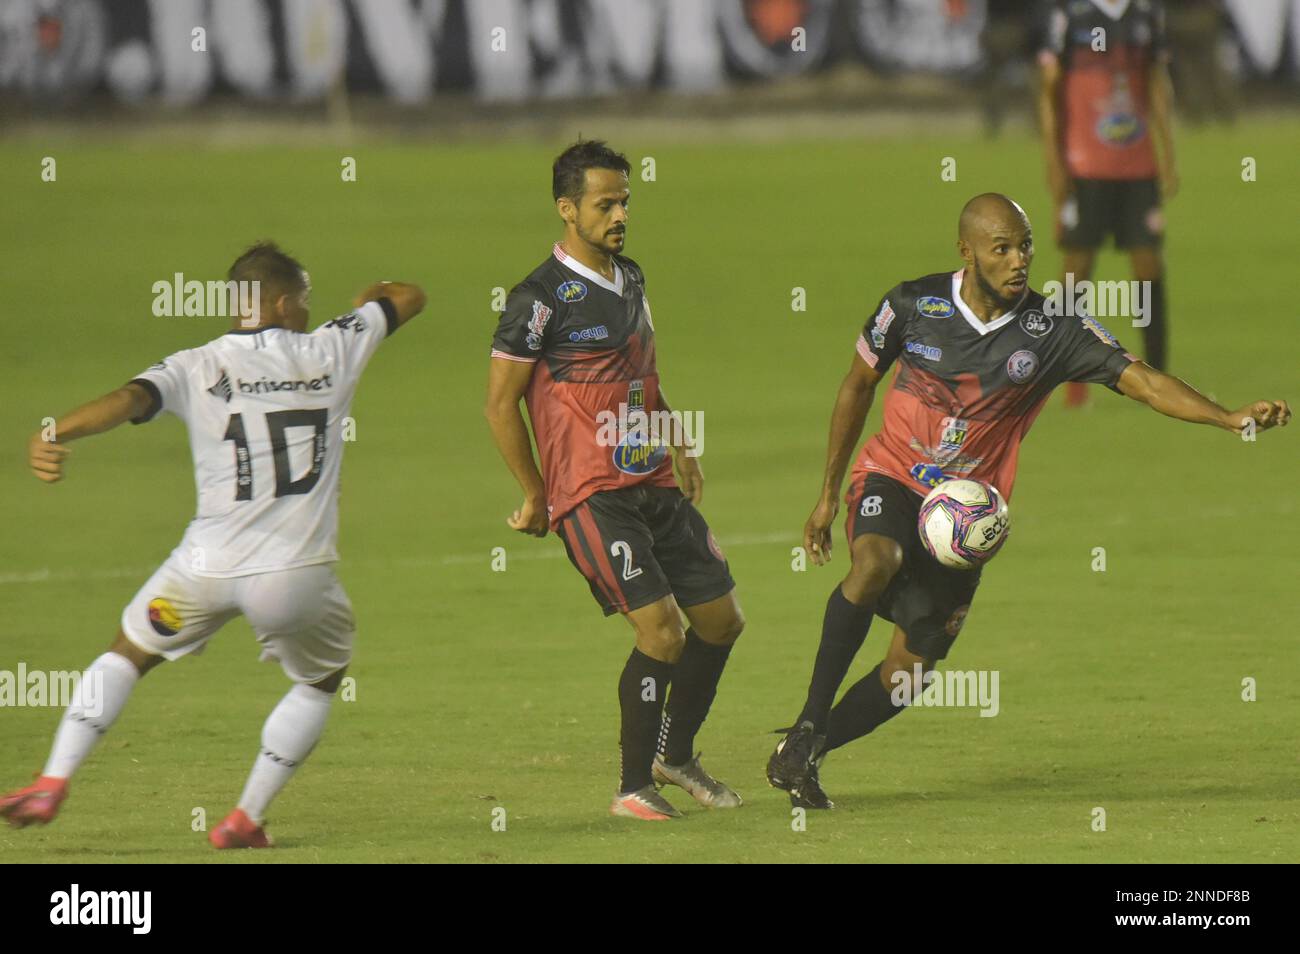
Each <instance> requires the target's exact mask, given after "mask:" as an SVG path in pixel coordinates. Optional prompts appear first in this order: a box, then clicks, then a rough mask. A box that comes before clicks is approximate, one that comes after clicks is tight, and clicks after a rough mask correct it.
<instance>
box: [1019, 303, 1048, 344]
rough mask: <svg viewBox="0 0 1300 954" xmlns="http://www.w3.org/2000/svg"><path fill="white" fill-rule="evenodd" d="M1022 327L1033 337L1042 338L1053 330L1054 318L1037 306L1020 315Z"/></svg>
mask: <svg viewBox="0 0 1300 954" xmlns="http://www.w3.org/2000/svg"><path fill="white" fill-rule="evenodd" d="M1020 327H1021V328H1022V329H1023V330H1024V332H1025V334H1027V335H1029V337H1031V338H1041V337H1043V336H1044V335H1047V334H1050V333H1051V331H1052V319H1051V318H1050V317H1048V316H1047V315H1045V314H1043V313H1042V312H1041V311H1039V310H1038V309H1036V308H1031V309H1030V310H1029V311H1027V312H1025V313H1024V314H1023V315H1021V316H1020Z"/></svg>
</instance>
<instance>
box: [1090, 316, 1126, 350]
mask: <svg viewBox="0 0 1300 954" xmlns="http://www.w3.org/2000/svg"><path fill="white" fill-rule="evenodd" d="M1082 321H1083V327H1085V328H1087V329H1088V330H1089V331H1091V332H1092V333H1093V334H1094V335H1096V336H1097V337H1098V338H1099V339H1100V340H1101V341H1103V342H1105V343H1106V344H1108V345H1110V346H1111V347H1112V348H1118V347H1119V339H1118V338H1116V337H1115V336H1114V335H1113V334H1111V333H1110V332H1109V331H1107V330H1106V329H1105V327H1104V326H1103V325H1102V323H1101V322H1100V321H1098V320H1097V319H1096V318H1093V317H1091V316H1088V317H1086V318H1084V319H1082Z"/></svg>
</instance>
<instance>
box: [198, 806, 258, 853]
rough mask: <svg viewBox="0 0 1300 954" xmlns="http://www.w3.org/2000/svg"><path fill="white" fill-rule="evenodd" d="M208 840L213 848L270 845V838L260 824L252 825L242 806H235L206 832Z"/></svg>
mask: <svg viewBox="0 0 1300 954" xmlns="http://www.w3.org/2000/svg"><path fill="white" fill-rule="evenodd" d="M208 841H210V842H212V846H213V847H214V848H270V847H271V839H270V836H268V835H267V833H266V830H265V829H264V828H262V826H261V825H254V824H253V820H252V819H251V818H249V817H248V816H247V815H245V814H244V810H243V809H242V808H236V809H235V810H234V811H233V812H231V813H230V814H229V815H227V816H226V817H225V819H224V820H223V821H222V822H221V824H220V825H218V826H217V827H216V828H214V829H212V831H210V832H208Z"/></svg>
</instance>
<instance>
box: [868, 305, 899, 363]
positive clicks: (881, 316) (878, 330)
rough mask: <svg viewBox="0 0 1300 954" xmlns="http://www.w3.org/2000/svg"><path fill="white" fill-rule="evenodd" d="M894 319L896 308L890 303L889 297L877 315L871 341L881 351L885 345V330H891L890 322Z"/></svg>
mask: <svg viewBox="0 0 1300 954" xmlns="http://www.w3.org/2000/svg"><path fill="white" fill-rule="evenodd" d="M893 320H894V309H893V308H892V307H891V306H890V304H889V299H888V298H886V299H885V303H884V304H883V305H881V306H880V312H879V313H878V314H877V315H876V323H875V325H874V326H873V327H872V329H871V343H872V344H873V345H874V346H875V348H876V350H877V351H879V350H881V349H882V348H884V347H885V332H887V331H888V330H889V326H890V324H892V323H893Z"/></svg>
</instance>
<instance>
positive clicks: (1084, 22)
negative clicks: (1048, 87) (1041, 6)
mask: <svg viewBox="0 0 1300 954" xmlns="http://www.w3.org/2000/svg"><path fill="white" fill-rule="evenodd" d="M1042 55H1043V56H1047V57H1056V58H1057V59H1058V60H1059V62H1060V64H1061V69H1062V82H1061V91H1060V97H1061V99H1060V107H1061V124H1060V125H1061V129H1060V135H1061V146H1062V150H1063V155H1064V156H1065V163H1066V167H1067V168H1068V169H1069V171H1070V174H1071V175H1072V176H1074V177H1076V178H1079V179H1151V178H1154V177H1155V175H1156V172H1157V170H1156V155H1155V149H1154V147H1153V145H1152V141H1151V132H1150V128H1149V127H1150V81H1149V77H1150V69H1151V66H1152V64H1153V63H1157V62H1161V61H1163V60H1165V59H1167V57H1168V47H1167V44H1166V40H1165V25H1164V10H1163V8H1162V7H1161V5H1160V3H1159V0H1057V2H1056V4H1055V6H1054V8H1053V10H1052V13H1051V19H1050V20H1049V22H1048V28H1047V41H1046V44H1045V47H1044V50H1043V53H1042Z"/></svg>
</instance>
